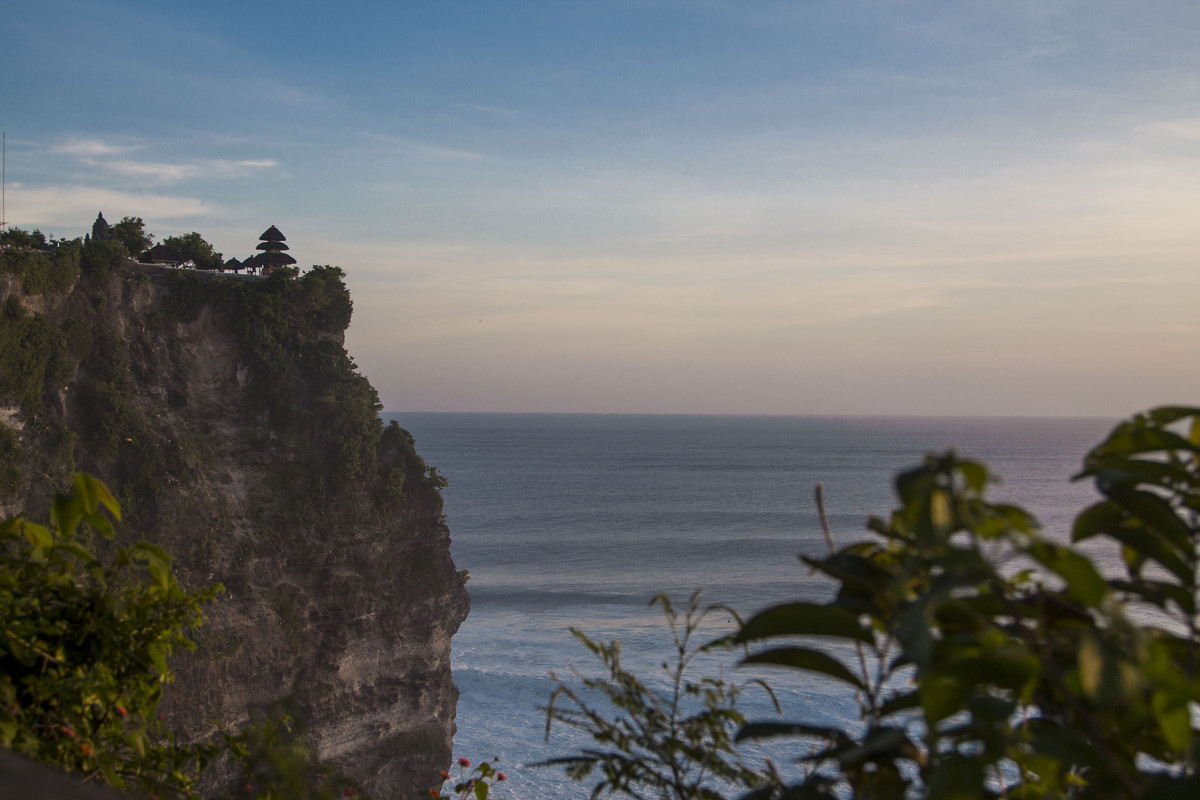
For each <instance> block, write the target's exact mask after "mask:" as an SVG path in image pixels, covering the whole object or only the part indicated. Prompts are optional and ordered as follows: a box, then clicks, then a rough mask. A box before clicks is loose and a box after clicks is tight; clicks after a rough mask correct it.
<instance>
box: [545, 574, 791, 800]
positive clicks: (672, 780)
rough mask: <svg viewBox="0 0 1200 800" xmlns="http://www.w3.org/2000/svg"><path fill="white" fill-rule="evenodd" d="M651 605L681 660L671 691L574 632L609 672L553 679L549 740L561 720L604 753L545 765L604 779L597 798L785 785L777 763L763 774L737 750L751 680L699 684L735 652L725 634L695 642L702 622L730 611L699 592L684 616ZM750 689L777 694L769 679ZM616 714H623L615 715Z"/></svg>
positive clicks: (714, 794)
mask: <svg viewBox="0 0 1200 800" xmlns="http://www.w3.org/2000/svg"><path fill="white" fill-rule="evenodd" d="M651 605H660V606H662V609H663V613H664V615H665V616H666V620H667V624H668V626H669V627H670V630H671V637H672V642H673V644H674V651H675V652H674V656H675V658H674V661H673V662H671V663H664V664H663V669H664V671H665V672H666V677H667V685H668V687H669V688H668V690H667V691H666V692H659V691H656V690H655V689H652V688H651V687H649V686H647V685H646V684H645V683H644V682H643V681H642V680H641V679H640V678H638V677H637V676H636V675H634V674H633V673H632V672H630V671H628V670H627V669H625V668H624V667H622V666H621V645H620V643H619V642H611V643H608V644H605V643H604V642H597V641H595V640H593V639H591V638H589V637H588V636H587V635H586V634H584V633H583V632H582V631H579V630H577V629H574V628H572V629H571V632H572V633H573V634H574V635H575V637H576V638H577V639H579V641H580V642H582V643H583V645H584V646H585V647H587V649H588V650H590V651H591V653H592V654H593V655H595V656H596V658H598V659H599V660H600V662H601V663H602V664H603V665H604V667H605V669H606V671H607V675H606V676H604V677H601V678H587V677H584V676H582V675H580V674H578V673H576V675H575V678H576V681H572V682H567V681H564V680H563V679H561V678H559V677H558V676H556V675H554V674H553V673H552V674H551V678H553V680H554V681H555V683H556V684H557V688H556V689H555V690H554V693H553V695H551V698H550V703H549V707H548V708H547V709H546V735H547V736H549V734H550V728H551V725H552V724H553V723H554V722H558V723H560V724H563V725H568V726H570V727H573V728H577V729H580V730H583V731H586V732H587V733H589V734H590V735H591V737H592V739H593V740H594V741H595V742H596V745H597V747H595V748H587V749H584V750H582V751H581V752H580V753H579V754H578V755H574V756H568V757H565V758H556V759H551V760H549V761H546V762H543V764H540V765H539V766H549V765H560V766H563V767H565V768H566V771H567V774H568V775H569V776H570V777H571V778H572V779H574V780H577V781H583V780H586V779H587V778H588V777H589V776H591V775H592V774H593V772H596V773H599V778H600V779H599V781H598V782H597V783H596V785H595V787H594V788H593V789H592V794H591V796H592V797H593V798H595V797H598V796H600V795H601V794H603V793H606V792H607V793H609V794H614V793H619V794H625V795H629V796H630V797H634V798H680V799H681V800H690V799H692V798H695V799H696V800H714V799H715V798H719V797H721V794H720V791H719V787H720V786H721V785H725V786H730V785H733V786H743V787H748V788H752V789H758V788H765V787H768V786H775V785H777V784H778V778H777V776H776V775H775V774H774V771H773V770H772V769H770V767H769V765H768V768H767V769H763V770H755V769H753V768H751V767H749V766H748V765H747V764H746V763H745V761H744V760H743V758H742V756H741V754H740V753H739V752H738V751H737V749H736V748H735V747H734V734H735V732H736V731H737V730H738V728H740V727H741V726H742V725H744V724H745V718H744V717H743V716H742V713H741V712H740V711H738V710H737V707H736V706H737V701H738V697H739V696H740V695H741V694H742V692H743V691H744V688H745V686H746V684H743V685H739V684H735V683H731V682H728V681H726V680H725V679H724V678H709V677H705V678H701V679H699V680H695V679H693V678H691V677H690V676H689V673H688V669H689V667H690V666H691V664H692V662H693V661H694V660H695V659H696V658H697V657H698V656H700V655H702V654H705V653H709V652H711V651H714V650H717V649H728V648H729V647H730V643H729V641H728V639H727V638H723V639H718V640H717V641H714V642H709V643H707V644H703V645H696V644H694V643H693V639H694V637H695V636H696V634H697V632H698V631H699V629H700V626H701V624H702V623H703V621H704V618H705V617H706V616H707V615H708V614H709V613H711V612H713V611H716V610H720V611H723V612H727V613H732V612H730V610H729V609H727V608H724V607H719V606H713V607H709V608H701V605H700V595H699V592H697V593H695V594H693V595H692V596H691V598H690V599H689V600H688V604H687V608H686V610H685V611H684V614H683V616H682V618H681V617H680V615H679V613H678V612H676V611H675V609H674V607H673V606H672V605H671V602H670V600H669V599H668V598H667V597H666V596H665V595H661V594H660V595H658V596H657V597H655V598H654V599H653V600H652V601H651ZM735 618H736V614H735ZM738 619H739V621H740V618H738ZM576 684H581V685H582V690H580V689H576V688H575V685H576ZM747 684H755V685H760V686H762V688H764V689H765V690H766V691H767V692H768V693H770V692H771V690H770V688H769V687H767V686H766V684H764V683H762V682H761V681H757V680H752V681H748V682H747ZM586 695H595V696H596V699H597V700H603V701H604V704H603V705H600V706H597V705H595V704H593V703H592V702H591V701H590V699H589V697H588V696H586ZM771 698H772V700H774V694H771ZM612 712H615V716H614V717H613V718H612V719H610V718H609V716H608V715H609V714H610V713H612Z"/></svg>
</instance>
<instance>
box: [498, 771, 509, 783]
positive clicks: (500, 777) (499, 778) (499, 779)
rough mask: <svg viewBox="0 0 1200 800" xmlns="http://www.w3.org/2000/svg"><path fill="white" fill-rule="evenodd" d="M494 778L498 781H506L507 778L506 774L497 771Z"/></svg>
mask: <svg viewBox="0 0 1200 800" xmlns="http://www.w3.org/2000/svg"><path fill="white" fill-rule="evenodd" d="M496 780H498V781H506V780H508V776H507V775H505V774H504V773H503V772H497V773H496Z"/></svg>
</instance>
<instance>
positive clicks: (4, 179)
mask: <svg viewBox="0 0 1200 800" xmlns="http://www.w3.org/2000/svg"><path fill="white" fill-rule="evenodd" d="M0 138H2V141H3V154H2V155H0V233H3V232H4V226H5V225H7V224H8V216H7V214H6V213H5V212H6V210H7V207H8V203H7V201H8V172H7V169H8V131H5V132H4V135H3V137H0Z"/></svg>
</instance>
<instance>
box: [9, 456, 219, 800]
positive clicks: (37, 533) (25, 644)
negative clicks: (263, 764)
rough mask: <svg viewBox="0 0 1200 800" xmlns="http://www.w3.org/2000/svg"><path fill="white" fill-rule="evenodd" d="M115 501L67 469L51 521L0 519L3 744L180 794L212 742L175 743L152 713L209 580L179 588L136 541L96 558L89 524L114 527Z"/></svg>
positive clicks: (108, 530)
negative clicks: (83, 533)
mask: <svg viewBox="0 0 1200 800" xmlns="http://www.w3.org/2000/svg"><path fill="white" fill-rule="evenodd" d="M114 520H120V508H119V506H118V505H117V501H116V500H115V499H114V498H113V496H112V495H111V494H110V493H109V491H108V489H107V488H106V487H105V486H104V484H103V483H101V482H100V481H98V480H96V479H95V478H93V477H91V476H89V475H82V474H80V475H76V476H75V484H74V492H73V493H72V494H69V495H63V494H58V495H56V496H55V498H54V502H53V506H52V509H51V512H50V527H46V526H43V525H39V524H37V523H34V522H31V521H29V520H27V519H25V518H24V517H14V518H11V519H7V520H5V521H4V522H3V523H0V620H2V622H0V745H3V746H5V747H10V748H12V749H14V750H17V751H18V752H21V753H24V754H25V755H28V756H30V757H32V758H36V759H38V760H40V761H44V762H47V763H50V764H54V765H55V766H58V767H60V768H62V769H65V770H67V771H68V772H74V773H77V774H79V775H80V776H83V777H85V778H87V779H89V780H98V781H100V782H103V783H107V784H109V785H110V786H116V787H125V786H128V787H131V788H137V789H140V790H143V791H155V792H158V793H160V794H163V793H165V794H172V795H175V794H178V795H183V796H188V795H189V794H190V792H191V787H192V783H193V777H191V776H193V775H194V774H195V770H196V769H197V768H200V767H203V765H204V764H205V763H206V762H207V759H208V758H209V757H211V756H213V755H215V749H214V748H211V747H200V746H197V747H182V746H176V745H175V744H174V743H173V742H172V741H171V740H170V737H169V734H168V733H167V732H166V731H165V730H164V729H163V728H162V725H161V723H159V722H158V719H157V714H156V712H157V708H158V702H159V699H160V698H161V697H162V691H163V686H164V684H166V682H167V681H168V680H169V679H170V672H169V671H168V670H167V661H166V659H167V656H168V655H169V654H170V652H171V650H172V649H173V648H176V647H184V648H189V649H190V648H191V647H192V644H191V642H190V641H189V640H188V639H187V637H186V635H185V632H186V631H187V630H188V629H189V628H191V627H194V626H196V625H198V624H199V623H200V621H201V620H202V616H201V605H202V604H203V603H204V602H205V601H207V600H208V599H209V598H211V597H212V596H213V595H214V593H215V592H216V590H217V587H213V588H209V589H204V590H201V591H198V592H185V591H183V590H182V589H181V588H180V587H179V585H178V583H177V582H176V580H175V576H174V573H173V572H172V570H171V566H170V561H171V560H170V557H169V556H168V555H167V554H166V553H165V552H163V551H162V550H161V549H160V548H158V547H155V546H154V545H150V544H147V543H145V542H140V543H138V544H136V545H133V546H132V547H128V548H125V547H122V548H118V549H117V550H116V552H115V554H114V556H113V558H112V559H111V560H110V561H109V562H108V563H104V562H101V561H99V560H98V559H96V558H94V557H93V556H92V554H91V553H90V552H89V551H88V549H87V548H86V547H85V546H84V544H83V543H82V541H81V539H80V536H79V528H80V526H81V525H83V524H86V525H87V526H89V527H90V528H92V529H94V530H95V531H97V532H99V533H100V534H101V535H102V536H104V537H106V538H112V535H113V521H114Z"/></svg>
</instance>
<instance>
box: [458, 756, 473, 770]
mask: <svg viewBox="0 0 1200 800" xmlns="http://www.w3.org/2000/svg"><path fill="white" fill-rule="evenodd" d="M458 765H459V766H460V767H462V768H463V769H466V768H467V767H469V766H471V759H469V758H467V757H466V756H463V757H462V758H460V759H459V760H458Z"/></svg>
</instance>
